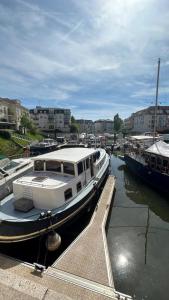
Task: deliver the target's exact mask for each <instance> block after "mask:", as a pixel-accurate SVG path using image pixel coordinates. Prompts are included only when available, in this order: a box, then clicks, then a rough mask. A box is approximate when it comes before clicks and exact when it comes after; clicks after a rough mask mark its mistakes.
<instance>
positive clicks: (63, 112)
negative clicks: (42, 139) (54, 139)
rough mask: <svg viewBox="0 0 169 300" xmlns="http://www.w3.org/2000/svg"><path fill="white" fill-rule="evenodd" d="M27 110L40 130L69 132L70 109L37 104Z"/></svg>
mask: <svg viewBox="0 0 169 300" xmlns="http://www.w3.org/2000/svg"><path fill="white" fill-rule="evenodd" d="M29 112H30V116H31V119H32V120H33V122H34V124H35V126H36V127H37V128H39V129H40V130H42V131H49V132H54V131H56V130H58V131H61V132H65V133H67V132H70V118H71V111H70V109H63V108H49V107H41V106H37V107H36V108H34V109H30V111H29Z"/></svg>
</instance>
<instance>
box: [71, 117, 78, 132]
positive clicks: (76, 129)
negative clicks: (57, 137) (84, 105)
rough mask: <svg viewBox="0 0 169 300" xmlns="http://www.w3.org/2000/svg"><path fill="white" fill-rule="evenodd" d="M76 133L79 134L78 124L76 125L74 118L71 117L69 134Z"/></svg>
mask: <svg viewBox="0 0 169 300" xmlns="http://www.w3.org/2000/svg"><path fill="white" fill-rule="evenodd" d="M78 132H79V124H77V123H76V120H75V118H74V116H71V125H70V133H78Z"/></svg>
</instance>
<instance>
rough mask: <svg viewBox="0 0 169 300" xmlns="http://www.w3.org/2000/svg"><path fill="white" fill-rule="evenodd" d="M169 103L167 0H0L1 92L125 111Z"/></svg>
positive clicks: (79, 113) (80, 114)
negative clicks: (155, 102) (156, 97)
mask: <svg viewBox="0 0 169 300" xmlns="http://www.w3.org/2000/svg"><path fill="white" fill-rule="evenodd" d="M158 57H160V58H161V72H160V87H159V102H160V103H161V105H169V1H168V0H160V1H159V0H48V1H46V0H37V1H36V0H0V97H9V98H12V99H14V98H17V99H21V101H22V104H23V105H25V106H26V107H28V108H32V107H35V106H36V105H41V106H50V107H65V108H70V109H71V111H72V114H73V115H74V116H75V118H86V119H93V120H96V119H98V118H110V119H112V118H113V116H114V115H115V114H116V113H119V114H120V116H121V117H122V118H125V117H128V116H129V115H130V114H131V113H132V112H134V111H137V110H139V109H141V108H144V107H147V106H149V105H152V104H153V103H154V99H155V84H156V73H157V60H158Z"/></svg>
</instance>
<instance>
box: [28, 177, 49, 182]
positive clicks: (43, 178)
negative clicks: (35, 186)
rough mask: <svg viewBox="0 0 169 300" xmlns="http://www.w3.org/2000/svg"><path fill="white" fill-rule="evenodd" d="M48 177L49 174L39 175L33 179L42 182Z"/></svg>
mask: <svg viewBox="0 0 169 300" xmlns="http://www.w3.org/2000/svg"><path fill="white" fill-rule="evenodd" d="M47 178H48V177H47V176H37V177H35V178H33V179H32V181H38V182H42V181H44V180H46V179H47Z"/></svg>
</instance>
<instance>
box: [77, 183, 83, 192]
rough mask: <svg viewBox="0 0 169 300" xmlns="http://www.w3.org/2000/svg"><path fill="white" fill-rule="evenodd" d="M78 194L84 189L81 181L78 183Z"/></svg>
mask: <svg viewBox="0 0 169 300" xmlns="http://www.w3.org/2000/svg"><path fill="white" fill-rule="evenodd" d="M76 187H77V192H79V191H80V190H81V189H82V184H81V181H79V182H78V183H77V186H76Z"/></svg>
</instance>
